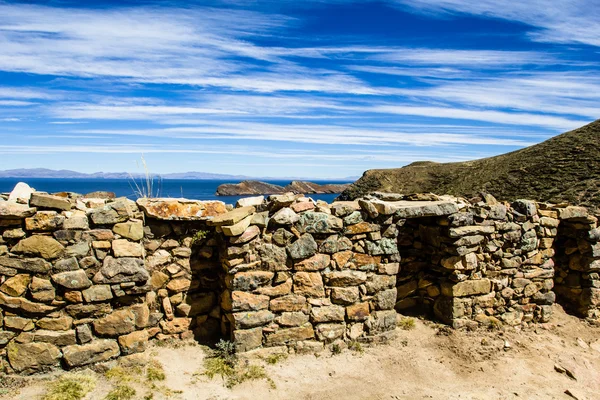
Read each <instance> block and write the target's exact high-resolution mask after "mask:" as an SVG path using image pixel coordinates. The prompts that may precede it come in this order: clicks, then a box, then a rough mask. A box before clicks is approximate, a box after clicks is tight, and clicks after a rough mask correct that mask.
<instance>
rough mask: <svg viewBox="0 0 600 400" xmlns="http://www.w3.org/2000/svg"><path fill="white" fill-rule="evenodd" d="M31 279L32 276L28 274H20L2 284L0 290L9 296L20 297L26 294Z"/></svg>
mask: <svg viewBox="0 0 600 400" xmlns="http://www.w3.org/2000/svg"><path fill="white" fill-rule="evenodd" d="M30 281H31V276H29V275H27V274H18V275H15V276H13V277H11V278H8V279H7V280H6V281H4V283H3V284H2V286H0V291H2V292H4V293H6V294H7V295H9V296H14V297H19V296H22V295H23V294H25V292H26V291H27V286H28V285H29V282H30Z"/></svg>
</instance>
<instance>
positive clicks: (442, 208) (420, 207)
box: [370, 201, 459, 218]
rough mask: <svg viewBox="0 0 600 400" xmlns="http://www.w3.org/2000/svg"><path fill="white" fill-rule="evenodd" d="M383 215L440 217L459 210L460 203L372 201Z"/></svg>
mask: <svg viewBox="0 0 600 400" xmlns="http://www.w3.org/2000/svg"><path fill="white" fill-rule="evenodd" d="M370 203H371V204H372V205H373V206H374V207H375V209H376V210H377V212H378V213H379V214H382V215H392V214H395V215H396V216H398V217H400V218H422V217H440V216H442V215H450V214H454V213H456V212H458V210H459V208H458V204H457V203H454V202H451V201H371V202H370Z"/></svg>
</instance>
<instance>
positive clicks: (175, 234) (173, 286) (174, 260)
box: [146, 219, 229, 345]
mask: <svg viewBox="0 0 600 400" xmlns="http://www.w3.org/2000/svg"><path fill="white" fill-rule="evenodd" d="M147 225H148V227H149V230H150V232H151V233H152V235H153V236H154V238H153V240H151V241H149V242H148V243H147V244H146V247H147V251H148V253H149V255H148V256H147V259H146V265H147V268H148V271H149V272H150V274H151V276H152V280H153V281H154V284H155V287H161V280H166V281H168V283H167V284H166V286H165V287H164V288H163V289H159V290H158V291H157V293H158V299H157V300H158V301H157V302H156V303H155V304H154V307H155V308H156V310H157V311H161V312H163V313H164V314H165V320H166V321H167V322H166V323H165V324H168V323H169V322H168V321H173V320H176V319H178V318H184V320H185V323H186V324H189V326H188V327H187V329H186V331H187V332H189V333H188V335H190V336H191V335H193V338H194V339H195V340H196V341H198V342H199V343H202V344H206V345H213V344H214V343H216V342H217V341H218V340H219V339H221V338H228V335H229V328H228V324H227V323H225V322H224V321H223V318H222V308H221V299H222V294H223V292H224V288H225V272H224V271H223V269H222V268H221V262H220V256H219V248H220V247H221V246H220V242H219V241H220V235H218V234H217V233H216V232H215V228H214V227H211V226H208V225H207V224H206V223H205V222H204V221H190V222H185V221H177V222H168V221H158V220H152V219H147ZM149 245H150V246H151V247H152V248H148V246H149ZM157 246H158V247H157ZM175 330H176V329H175Z"/></svg>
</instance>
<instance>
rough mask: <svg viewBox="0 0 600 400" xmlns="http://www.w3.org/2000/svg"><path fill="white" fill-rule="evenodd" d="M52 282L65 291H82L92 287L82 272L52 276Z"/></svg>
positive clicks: (80, 270) (69, 272) (67, 272)
mask: <svg viewBox="0 0 600 400" xmlns="http://www.w3.org/2000/svg"><path fill="white" fill-rule="evenodd" d="M52 281H53V282H54V283H56V284H57V285H60V286H62V287H64V288H66V289H71V290H82V289H87V288H89V287H90V286H92V282H91V281H90V280H89V279H88V277H87V275H86V273H85V271H84V270H82V269H79V270H77V271H66V272H59V273H58V274H54V275H52Z"/></svg>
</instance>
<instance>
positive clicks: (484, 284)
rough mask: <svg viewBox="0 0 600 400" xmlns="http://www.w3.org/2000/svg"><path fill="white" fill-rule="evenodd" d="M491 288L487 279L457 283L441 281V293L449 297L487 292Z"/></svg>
mask: <svg viewBox="0 0 600 400" xmlns="http://www.w3.org/2000/svg"><path fill="white" fill-rule="evenodd" d="M491 290H492V284H491V282H490V280H489V279H478V280H468V281H463V282H458V283H452V282H444V283H442V294H443V295H444V296H449V297H464V296H474V295H478V294H487V293H489V292H490V291H491Z"/></svg>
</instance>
